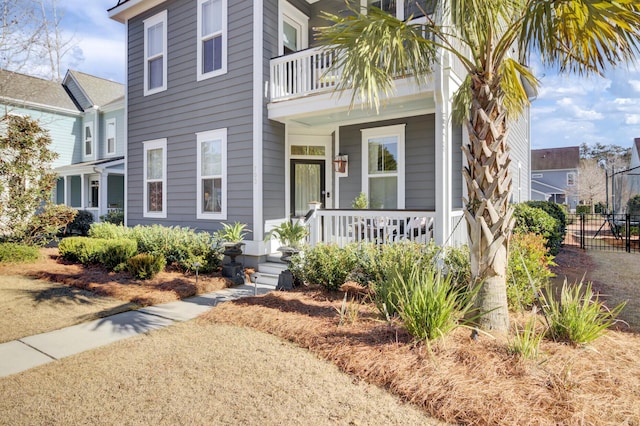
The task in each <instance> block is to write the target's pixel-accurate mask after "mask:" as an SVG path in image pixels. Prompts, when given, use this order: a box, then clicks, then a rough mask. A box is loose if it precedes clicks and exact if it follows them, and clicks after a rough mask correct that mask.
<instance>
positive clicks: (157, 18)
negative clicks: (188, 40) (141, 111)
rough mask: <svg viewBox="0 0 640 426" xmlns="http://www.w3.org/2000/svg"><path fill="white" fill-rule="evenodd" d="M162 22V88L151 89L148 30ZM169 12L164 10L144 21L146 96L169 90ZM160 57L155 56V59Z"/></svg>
mask: <svg viewBox="0 0 640 426" xmlns="http://www.w3.org/2000/svg"><path fill="white" fill-rule="evenodd" d="M160 22H162V23H163V25H162V29H163V31H162V54H161V55H162V86H160V87H156V88H154V89H149V59H150V58H149V57H148V54H147V50H148V47H149V45H148V41H149V40H148V39H147V30H148V29H149V27H152V26H154V25H156V24H158V23H160ZM167 32H168V31H167V11H166V10H163V11H162V12H160V13H158V14H156V15H153V16H152V17H150V18H147V19H145V20H144V96H148V95H153V94H154V93H158V92H163V91H165V90H167V62H168V60H167ZM158 56H160V55H156V56H154V58H156V57H158Z"/></svg>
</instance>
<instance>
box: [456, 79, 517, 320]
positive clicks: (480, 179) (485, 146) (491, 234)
mask: <svg viewBox="0 0 640 426" xmlns="http://www.w3.org/2000/svg"><path fill="white" fill-rule="evenodd" d="M502 97H503V95H502V92H501V90H500V88H499V85H498V82H497V81H493V83H492V84H491V83H489V82H487V81H484V79H483V78H482V76H478V75H476V76H474V77H473V84H472V98H473V101H472V104H471V111H470V116H469V119H468V120H466V125H467V127H468V130H469V144H468V145H465V146H463V147H462V150H463V151H464V153H465V155H466V157H467V167H465V169H464V170H463V175H464V177H465V181H466V184H467V190H468V200H465V201H466V209H465V212H464V213H465V217H466V219H467V226H468V234H469V240H470V241H469V242H470V252H471V276H472V280H473V282H474V283H481V286H482V287H481V289H480V291H479V293H478V297H477V300H476V307H477V308H478V309H479V313H483V315H482V317H481V318H480V320H479V325H480V327H481V328H482V329H484V330H495V331H499V332H506V331H508V329H509V310H508V307H507V290H506V276H507V256H508V253H509V250H508V248H509V240H510V237H511V229H512V228H513V219H512V214H513V208H512V207H511V206H510V205H509V197H510V196H511V173H510V171H509V164H510V162H511V160H510V158H509V147H508V145H507V135H508V128H507V114H506V110H505V109H504V107H503V105H502Z"/></svg>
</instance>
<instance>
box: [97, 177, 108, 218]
mask: <svg viewBox="0 0 640 426" xmlns="http://www.w3.org/2000/svg"><path fill="white" fill-rule="evenodd" d="M108 178H109V173H107V172H106V171H105V170H100V184H99V185H100V186H98V197H99V200H98V219H99V218H100V216H102V215H104V214H106V213H107V207H109V206H108V204H107V203H108V199H107V195H108V190H109V186H108V185H109V183H108V182H109V181H108Z"/></svg>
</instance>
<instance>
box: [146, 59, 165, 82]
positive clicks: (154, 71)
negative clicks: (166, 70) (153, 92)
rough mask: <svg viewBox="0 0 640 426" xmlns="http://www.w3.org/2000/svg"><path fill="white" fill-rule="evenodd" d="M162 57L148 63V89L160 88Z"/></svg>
mask: <svg viewBox="0 0 640 426" xmlns="http://www.w3.org/2000/svg"><path fill="white" fill-rule="evenodd" d="M162 62H163V60H162V56H161V57H159V58H156V59H154V60H151V61H149V89H155V88H156V87H162V81H163V76H162Z"/></svg>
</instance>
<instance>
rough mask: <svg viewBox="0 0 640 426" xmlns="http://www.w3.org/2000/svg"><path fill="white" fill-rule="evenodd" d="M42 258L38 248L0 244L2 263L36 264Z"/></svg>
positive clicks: (0, 261) (0, 260)
mask: <svg viewBox="0 0 640 426" xmlns="http://www.w3.org/2000/svg"><path fill="white" fill-rule="evenodd" d="M39 258H40V251H39V250H38V248H37V247H33V246H27V245H24V244H18V243H0V263H26V262H35V261H36V260H38V259H39Z"/></svg>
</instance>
